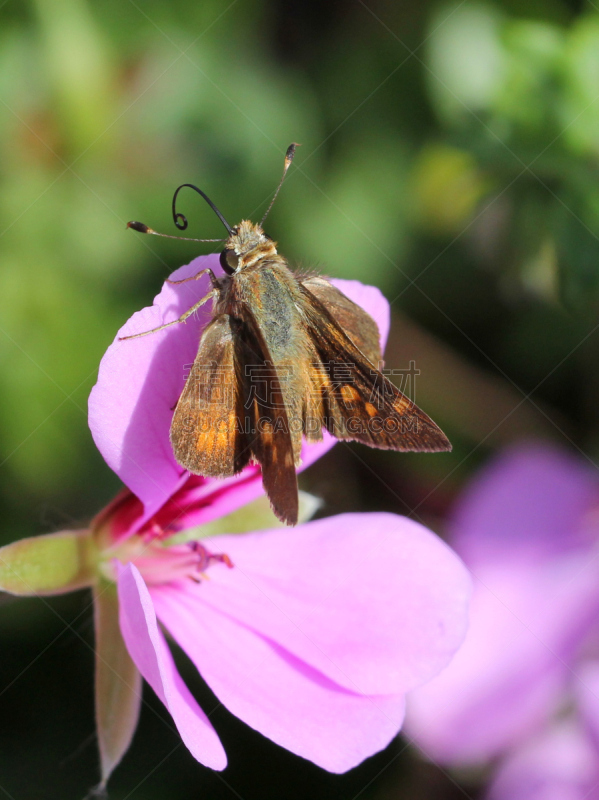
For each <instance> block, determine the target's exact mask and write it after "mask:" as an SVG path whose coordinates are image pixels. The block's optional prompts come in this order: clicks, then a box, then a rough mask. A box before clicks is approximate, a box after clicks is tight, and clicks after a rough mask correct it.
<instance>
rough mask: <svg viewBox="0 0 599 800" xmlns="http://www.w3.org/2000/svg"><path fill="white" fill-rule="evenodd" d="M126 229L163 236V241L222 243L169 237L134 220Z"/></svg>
mask: <svg viewBox="0 0 599 800" xmlns="http://www.w3.org/2000/svg"><path fill="white" fill-rule="evenodd" d="M127 227H128V228H132V229H133V230H134V231H138V232H139V233H151V234H153V235H154V236H163V237H164V238H165V239H181V240H182V241H184V242H222V239H191V238H190V237H189V236H171V235H170V234H168V233H158V231H155V230H154V229H153V228H149V227H148V226H147V225H144V223H143V222H136V221H135V220H131V222H128V223H127Z"/></svg>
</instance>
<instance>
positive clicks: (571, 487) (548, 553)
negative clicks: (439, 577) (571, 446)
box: [406, 445, 599, 800]
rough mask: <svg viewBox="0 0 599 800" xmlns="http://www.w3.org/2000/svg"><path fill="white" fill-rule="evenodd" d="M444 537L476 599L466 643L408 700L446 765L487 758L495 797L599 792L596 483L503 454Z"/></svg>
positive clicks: (415, 732) (545, 799)
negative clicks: (470, 579) (460, 561)
mask: <svg viewBox="0 0 599 800" xmlns="http://www.w3.org/2000/svg"><path fill="white" fill-rule="evenodd" d="M450 541H451V543H452V544H453V546H454V547H455V549H456V551H457V552H458V553H459V554H460V555H461V556H462V558H463V559H464V561H465V562H466V564H467V565H468V567H469V568H470V569H471V571H472V574H473V578H474V586H475V588H474V595H473V601H472V606H471V624H470V628H469V632H468V635H467V637H466V640H465V643H464V645H463V647H462V648H461V649H460V651H459V653H458V654H457V656H456V658H455V659H454V660H453V661H452V663H451V664H450V665H449V666H448V667H447V668H446V669H445V670H444V671H443V672H442V673H441V674H440V675H439V676H438V677H437V678H435V679H434V680H433V681H431V682H430V683H429V684H427V685H426V686H423V687H422V688H421V689H419V690H417V691H416V692H414V693H413V694H412V695H411V696H410V698H409V702H408V720H407V724H406V729H407V732H408V733H409V734H410V735H411V736H413V737H414V738H415V740H416V742H417V743H418V744H420V745H421V747H422V748H423V750H424V752H425V753H426V754H427V756H428V757H429V758H432V759H434V760H435V761H438V762H440V763H443V764H445V765H454V766H461V767H463V766H481V765H485V764H490V763H492V762H495V763H496V762H498V763H499V767H498V770H497V772H496V774H495V776H494V778H493V781H492V783H491V786H490V789H489V797H490V798H493V800H520V798H522V800H524V798H526V800H530V798H533V799H534V800H549V799H550V798H557V797H567V798H569V800H570V799H571V800H583V798H586V800H592V799H593V798H598V797H599V736H598V735H597V734H598V733H599V659H598V651H597V643H598V641H599V476H598V475H597V472H596V470H595V469H594V468H593V467H592V466H591V465H590V464H589V463H588V462H585V461H583V460H582V459H578V458H575V457H573V456H571V455H569V454H567V453H563V452H562V451H560V450H557V449H554V448H552V447H549V446H541V445H535V446H533V445H529V446H522V447H520V448H517V449H515V450H512V451H509V452H508V453H506V454H505V455H504V456H503V457H501V458H499V459H498V460H497V461H495V462H494V463H492V464H491V465H490V466H489V467H488V468H487V469H486V470H483V472H482V473H481V474H480V475H479V476H478V477H477V478H476V479H475V480H474V482H473V484H472V486H471V487H470V488H469V489H467V490H466V491H465V493H464V495H463V496H462V498H461V500H460V502H459V504H458V507H457V509H456V513H455V517H454V520H453V525H452V536H451V538H450Z"/></svg>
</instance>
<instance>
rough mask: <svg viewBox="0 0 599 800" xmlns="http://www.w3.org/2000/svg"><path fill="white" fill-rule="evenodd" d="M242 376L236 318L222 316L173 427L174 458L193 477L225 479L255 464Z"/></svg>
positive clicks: (211, 329) (209, 334)
mask: <svg viewBox="0 0 599 800" xmlns="http://www.w3.org/2000/svg"><path fill="white" fill-rule="evenodd" d="M242 373H243V367H242V365H241V364H240V361H239V354H238V352H237V347H236V337H235V330H234V328H233V325H232V319H231V317H230V316H229V315H228V314H221V315H219V316H217V317H215V318H214V319H213V320H212V322H210V323H209V325H208V326H207V327H206V329H205V330H204V333H203V335H202V338H201V340H200V345H199V347H198V354H197V356H196V359H195V361H194V363H193V366H192V368H191V372H190V373H189V377H188V378H187V381H186V383H185V387H184V389H183V392H182V394H181V396H180V398H179V402H178V403H177V406H176V408H175V413H174V416H173V421H172V423H171V432H170V436H171V444H172V446H173V451H174V454H175V459H176V460H177V463H179V464H181V466H182V467H185V468H186V469H188V470H189V471H190V472H193V473H195V474H197V475H208V476H211V477H218V478H223V477H227V476H229V475H235V474H236V473H238V472H240V471H241V470H242V469H243V467H245V465H246V464H247V463H248V461H249V460H250V456H251V450H250V447H249V444H250V443H249V441H248V436H247V434H246V433H245V428H244V427H243V397H242V392H243V387H242V383H241V380H242Z"/></svg>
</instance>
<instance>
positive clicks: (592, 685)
mask: <svg viewBox="0 0 599 800" xmlns="http://www.w3.org/2000/svg"><path fill="white" fill-rule="evenodd" d="M572 679H573V683H574V692H575V696H576V698H577V701H578V708H579V710H580V714H581V717H582V720H583V723H584V725H585V727H586V730H587V732H588V734H589V736H590V738H591V740H592V741H593V743H594V745H595V750H596V751H597V753H598V754H599V662H598V661H595V660H594V661H591V660H588V661H585V662H583V663H582V664H579V665H577V666H576V667H575V668H574V670H573V675H572Z"/></svg>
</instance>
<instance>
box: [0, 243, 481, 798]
mask: <svg viewBox="0 0 599 800" xmlns="http://www.w3.org/2000/svg"><path fill="white" fill-rule="evenodd" d="M213 260H214V258H213V257H208V258H207V259H196V260H195V261H194V262H192V264H190V265H188V266H186V267H183V268H181V269H180V270H178V272H177V273H175V276H176V278H181V277H185V276H187V275H190V274H195V273H196V272H197V271H198V270H199V269H200V263H201V264H202V266H205V265H206V263H211V262H212V261H213ZM215 266H216V265H215ZM201 284H202V282H201V281H198V282H197V283H196V282H192V283H188V284H183V285H182V286H178V287H173V286H171V285H168V284H167V285H165V287H164V288H163V290H162V292H161V294H160V295H159V296H158V298H157V299H156V304H155V305H154V306H152V307H151V308H146V309H144V310H143V311H141V312H139V313H138V314H135V315H134V317H132V319H131V320H129V322H128V323H127V324H126V325H125V326H124V328H123V329H122V330H121V331H120V332H119V334H120V335H123V334H124V333H129V332H132V331H135V332H137V331H140V330H145V329H149V328H152V327H155V326H156V325H159V324H161V323H162V322H164V321H168V320H169V319H172V318H176V317H177V316H178V315H179V314H180V313H181V312H182V311H183V310H184V309H185V308H187V307H189V306H190V305H191V304H193V302H194V298H197V297H198V296H200V293H201V292H202V291H203V289H204V287H203V286H202V285H201ZM339 285H341V286H342V288H343V290H344V291H345V292H346V293H347V294H349V295H350V296H353V297H354V298H355V299H356V300H359V302H360V303H361V305H362V306H363V307H365V308H366V309H367V310H368V311H369V312H370V313H371V314H372V315H373V316H374V317H375V319H376V320H377V322H378V324H379V326H380V328H381V330H382V333H383V336H386V332H387V326H388V307H387V305H386V303H385V301H384V300H383V298H382V297H381V295H380V294H379V292H378V291H377V290H376V289H373V288H371V287H364V286H361V285H360V284H357V283H353V282H339ZM205 320H206V316H205V315H204V316H202V317H200V318H198V319H191V318H190V320H189V321H188V323H187V325H177V326H173V327H171V328H169V329H167V330H165V331H163V332H161V333H159V334H155V335H153V336H148V337H144V338H142V339H137V340H133V341H127V342H123V341H119V340H118V338H117V339H116V340H115V342H114V344H113V345H111V347H110V348H109V349H108V352H107V353H106V355H105V357H104V359H103V361H102V364H101V367H100V375H99V380H98V384H97V385H96V387H95V388H94V390H93V392H92V396H91V398H90V426H91V428H92V433H93V435H94V438H95V440H96V442H97V444H98V446H99V448H100V450H101V451H102V453H103V454H104V456H105V458H106V460H107V461H108V463H109V464H110V466H112V468H113V469H114V470H115V471H116V472H117V473H118V474H119V475H120V477H121V478H122V480H123V481H124V482H125V484H127V486H128V487H129V488H128V489H127V490H125V491H124V492H123V493H121V495H120V496H119V497H117V498H116V500H115V501H114V502H113V503H112V504H111V505H110V506H109V507H108V508H107V509H105V510H104V511H103V512H102V513H101V514H100V515H99V516H98V517H97V518H96V519H95V520H94V521H93V523H92V525H91V528H90V530H89V531H77V532H63V533H59V534H52V535H50V536H46V537H37V538H35V539H28V540H23V541H21V542H16V543H14V544H13V545H9V546H8V547H6V548H3V549H2V550H0V588H4V589H5V590H6V591H11V592H13V593H15V594H31V593H56V592H61V591H68V590H70V589H73V588H80V587H82V586H91V587H92V589H93V591H94V599H95V603H96V650H97V675H96V684H97V686H96V698H97V704H96V705H97V717H98V738H99V743H100V752H101V761H102V777H103V783H104V784H105V782H106V781H107V779H108V777H109V775H110V773H111V771H112V770H113V768H114V767H115V766H116V764H118V762H119V760H120V758H121V757H122V755H123V753H124V752H125V751H126V749H127V747H128V745H129V743H130V740H131V736H132V735H133V731H134V729H135V726H136V723H137V716H138V711H139V703H140V675H143V677H144V678H145V679H146V680H147V681H148V683H149V684H150V685H151V686H152V687H153V689H154V691H155V692H156V694H157V695H158V697H159V698H160V699H161V700H162V702H163V703H164V704H165V706H166V707H167V709H168V710H169V712H170V714H171V715H172V718H173V721H174V723H175V725H176V727H177V729H178V730H179V732H180V734H181V737H182V740H183V742H184V743H185V745H186V746H187V747H188V749H189V750H190V752H191V753H192V755H193V756H194V757H195V758H196V759H198V761H201V762H202V763H203V764H205V765H207V766H209V767H211V768H213V769H223V768H224V767H225V765H226V756H225V753H224V750H223V748H222V745H221V743H220V740H219V738H218V736H217V734H216V732H215V731H214V729H213V727H212V725H211V723H210V721H209V719H208V717H207V716H206V714H205V713H204V712H203V711H202V709H201V708H200V707H199V705H198V704H197V703H196V701H195V700H194V698H193V696H192V695H191V693H190V691H189V689H188V688H187V687H186V686H185V684H184V683H183V682H182V680H181V678H180V676H179V674H178V673H177V670H176V668H175V665H174V661H173V658H172V656H171V653H170V650H169V647H168V644H167V641H166V639H165V635H164V632H163V631H166V632H167V633H168V634H169V635H170V636H172V638H173V639H175V640H176V641H177V642H178V643H179V645H180V646H181V647H182V648H183V650H184V651H185V652H186V653H187V655H188V656H189V657H190V659H191V661H192V662H193V663H194V664H195V665H196V667H197V668H198V671H199V672H200V674H201V675H202V677H203V678H204V679H205V681H206V683H207V684H208V685H209V686H210V688H211V689H212V691H213V692H214V693H215V695H216V696H217V697H218V698H219V699H220V701H221V702H222V703H223V704H224V705H225V706H226V707H227V708H228V709H229V710H230V711H231V712H232V713H234V714H236V715H237V716H238V717H239V718H240V719H242V720H243V721H245V722H246V723H247V724H248V725H250V726H251V727H252V728H254V729H256V730H257V731H260V732H261V733H262V734H264V735H265V736H267V737H269V738H270V739H272V740H273V741H275V742H277V743H278V744H280V745H282V746H284V747H286V748H287V749H289V750H291V751H292V752H294V753H297V754H299V755H301V756H303V757H304V758H307V759H310V760H311V761H313V762H314V763H316V764H318V765H320V766H321V767H324V768H325V769H328V770H330V771H333V772H343V771H345V770H348V769H350V768H351V767H353V766H354V765H356V764H358V763H359V762H360V761H362V760H363V759H364V758H366V757H367V756H369V755H371V754H372V753H374V752H377V751H378V750H380V749H381V748H383V747H385V746H386V745H387V743H388V742H389V741H390V740H391V739H392V738H393V737H394V736H395V734H396V733H397V731H398V730H399V728H400V727H401V724H402V721H403V714H404V698H405V694H406V693H407V692H408V691H410V690H411V689H413V688H415V687H416V686H418V685H420V684H421V683H423V682H425V681H427V680H429V679H430V678H431V677H432V676H434V675H435V674H436V673H438V672H439V670H441V669H442V668H443V667H444V666H445V665H446V664H447V662H448V661H449V659H450V658H451V657H452V655H453V654H454V652H455V651H456V649H457V648H458V647H459V645H460V642H461V641H462V639H463V636H464V633H465V624H466V605H467V599H468V594H469V578H468V575H467V573H466V571H465V569H464V567H463V565H462V564H461V562H460V561H459V559H457V558H456V556H455V555H454V554H453V552H452V551H451V550H450V549H449V548H448V547H447V546H446V545H445V544H443V543H442V542H441V541H440V540H439V539H438V538H437V537H436V536H434V535H433V534H432V533H431V532H430V531H428V530H427V529H426V528H424V527H423V526H422V525H419V524H418V523H416V522H413V521H411V520H408V519H405V518H402V517H399V516H395V515H392V514H345V515H342V516H338V517H332V518H329V519H322V520H318V521H315V522H308V523H305V524H301V525H299V526H298V527H297V528H295V529H285V530H255V529H256V528H265V527H274V526H276V525H277V521H276V520H275V518H274V516H273V515H272V512H271V511H270V509H269V507H268V504H267V501H266V498H265V496H264V493H263V489H262V485H261V479H260V473H259V470H257V469H256V468H247V469H245V470H244V471H243V472H242V473H241V474H240V475H238V476H236V477H234V478H231V479H227V480H215V479H205V478H201V477H197V476H190V475H188V474H187V473H182V471H181V470H180V468H179V467H178V466H177V464H176V463H175V462H174V459H173V457H172V453H171V448H170V444H169V440H168V429H169V424H170V418H171V416H172V407H173V405H174V403H175V402H176V399H177V396H178V393H179V392H180V391H181V388H182V386H183V380H184V370H183V365H184V364H185V363H190V362H191V361H192V360H193V357H194V356H195V349H196V348H197V343H198V339H199V331H200V328H201V325H202V324H204V323H205ZM332 443H333V440H331V439H330V438H327V440H325V442H324V443H322V444H318V445H313V446H311V447H305V448H304V453H303V456H304V466H306V465H308V464H309V463H310V462H311V461H313V460H314V459H315V458H316V457H318V455H320V454H321V453H323V452H324V451H325V450H326V449H327V448H328V447H330V446H331V444H332ZM304 505H306V504H304ZM307 505H310V504H309V503H308V504H307ZM242 506H243V509H242V510H238V509H240V508H241V507H242ZM312 510H313V508H312ZM304 517H305V514H304ZM251 528H253V529H254V532H252V533H246V534H245V535H243V536H240V535H237V534H238V532H239V531H242V530H243V531H246V530H248V529H251ZM222 534H228V535H222ZM115 586H116V589H117V593H115V592H114V587H115Z"/></svg>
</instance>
